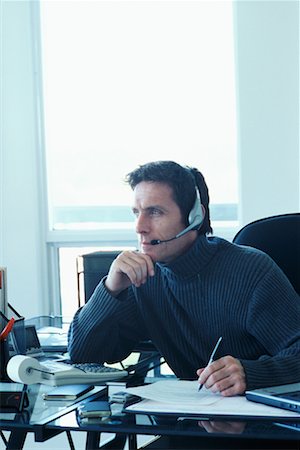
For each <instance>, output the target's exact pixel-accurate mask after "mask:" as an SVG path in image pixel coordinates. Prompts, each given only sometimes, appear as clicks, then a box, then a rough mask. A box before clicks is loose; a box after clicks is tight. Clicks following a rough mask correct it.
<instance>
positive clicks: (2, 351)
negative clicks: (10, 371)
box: [0, 339, 10, 381]
mask: <svg viewBox="0 0 300 450" xmlns="http://www.w3.org/2000/svg"><path fill="white" fill-rule="evenodd" d="M8 360H9V344H8V340H7V339H3V340H1V341H0V380H1V381H10V379H9V377H8V375H7V372H6V366H7V363H8Z"/></svg>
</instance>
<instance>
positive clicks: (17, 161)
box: [0, 1, 48, 317]
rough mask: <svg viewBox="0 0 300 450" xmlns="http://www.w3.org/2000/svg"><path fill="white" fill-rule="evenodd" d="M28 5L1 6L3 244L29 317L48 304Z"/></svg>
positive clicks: (19, 304) (12, 282)
mask: <svg viewBox="0 0 300 450" xmlns="http://www.w3.org/2000/svg"><path fill="white" fill-rule="evenodd" d="M30 3H31V2H26V1H25V2H19V1H17V2H14V1H12V2H11V1H4V2H2V4H1V15H2V17H1V19H2V20H1V24H2V33H3V36H2V40H1V42H2V49H1V50H2V67H1V75H2V86H1V88H2V89H1V90H2V92H1V102H2V105H1V109H2V112H3V115H2V123H1V125H2V127H1V128H2V140H1V211H0V213H1V235H0V236H1V242H0V265H4V266H7V269H8V298H9V301H10V302H11V303H12V304H13V306H15V307H16V309H17V310H19V312H20V313H21V314H23V315H26V316H27V317H29V316H33V315H36V314H40V313H42V311H43V310H44V308H45V306H44V305H45V303H46V302H47V300H48V285H47V258H46V243H45V233H44V227H43V218H44V214H43V213H42V212H43V201H42V198H41V189H40V176H41V170H40V158H39V150H40V147H39V139H38V127H37V123H38V122H37V113H36V103H35V102H36V100H35V99H36V95H35V85H34V83H35V72H34V64H33V52H34V45H33V43H34V36H33V27H32V22H31V9H30Z"/></svg>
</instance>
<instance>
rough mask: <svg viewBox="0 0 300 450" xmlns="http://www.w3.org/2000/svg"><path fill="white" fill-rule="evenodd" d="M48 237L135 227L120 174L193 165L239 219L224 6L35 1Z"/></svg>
mask: <svg viewBox="0 0 300 450" xmlns="http://www.w3.org/2000/svg"><path fill="white" fill-rule="evenodd" d="M41 35H42V67H43V93H44V110H45V112H44V117H45V143H46V153H47V170H48V191H49V199H50V202H49V206H50V218H51V223H50V229H51V230H62V229H64V230H80V229H86V230H88V229H101V228H102V229H103V228H107V227H111V226H112V225H113V224H114V226H115V227H118V228H127V227H130V226H131V224H132V215H131V212H130V209H129V208H128V206H129V205H130V190H129V188H128V187H127V186H124V183H123V179H124V176H125V174H126V173H127V172H129V171H130V170H132V169H134V168H135V167H136V166H137V165H139V164H142V163H145V162H147V161H150V160H156V159H172V160H175V161H177V162H179V163H182V164H188V165H194V166H196V167H198V168H199V169H200V170H201V171H202V172H203V173H204V175H205V178H206V180H207V183H208V185H209V188H210V196H211V203H212V218H213V220H215V221H221V220H225V221H226V222H228V221H230V220H236V204H237V162H236V124H235V88H234V54H233V30H232V5H231V2H229V1H225V2H215V1H181V2H180V1H179V2H178V1H143V0H142V1H141V0H138V1H101V0H99V1H96V2H95V1H85V2H77V1H68V2H51V1H43V2H41Z"/></svg>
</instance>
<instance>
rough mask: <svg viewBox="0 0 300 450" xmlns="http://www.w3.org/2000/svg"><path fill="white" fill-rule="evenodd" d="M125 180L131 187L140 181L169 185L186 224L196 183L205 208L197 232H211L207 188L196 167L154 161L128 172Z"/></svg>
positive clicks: (192, 203)
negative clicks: (202, 219)
mask: <svg viewBox="0 0 300 450" xmlns="http://www.w3.org/2000/svg"><path fill="white" fill-rule="evenodd" d="M125 180H126V182H127V183H128V184H129V186H130V187H131V188H132V189H134V188H135V187H136V185H137V184H139V183H141V182H142V181H148V182H158V183H165V184H167V185H169V186H170V187H171V189H172V192H173V199H174V201H175V202H176V203H177V205H178V206H179V209H180V211H181V214H182V217H183V218H184V220H185V223H186V225H188V216H189V213H190V211H191V209H192V207H193V205H194V203H195V200H196V188H195V184H197V187H198V190H199V192H200V197H201V203H202V205H203V206H204V208H205V217H204V221H203V223H202V225H201V227H200V229H199V231H198V233H199V234H208V233H212V228H211V225H210V214H209V194H208V188H207V185H206V182H205V179H204V177H203V175H202V173H201V172H199V170H198V169H196V168H192V167H183V166H181V165H179V164H177V163H175V162H174V161H154V162H150V163H147V164H143V165H141V166H139V167H138V168H137V169H135V170H133V171H132V172H130V173H129V174H128V175H127V176H126V179H125Z"/></svg>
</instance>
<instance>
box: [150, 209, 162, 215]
mask: <svg viewBox="0 0 300 450" xmlns="http://www.w3.org/2000/svg"><path fill="white" fill-rule="evenodd" d="M160 214H161V210H160V209H157V208H152V209H151V210H150V215H151V216H159V215H160Z"/></svg>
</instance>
